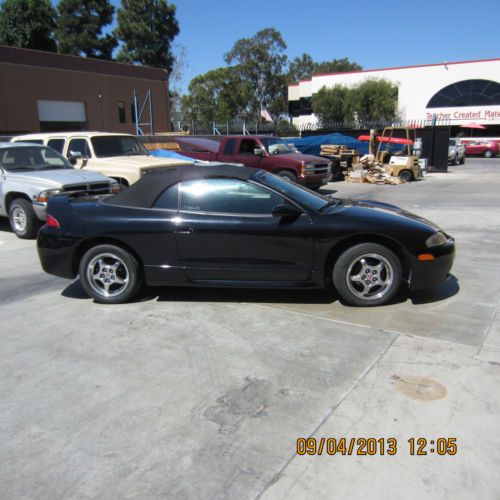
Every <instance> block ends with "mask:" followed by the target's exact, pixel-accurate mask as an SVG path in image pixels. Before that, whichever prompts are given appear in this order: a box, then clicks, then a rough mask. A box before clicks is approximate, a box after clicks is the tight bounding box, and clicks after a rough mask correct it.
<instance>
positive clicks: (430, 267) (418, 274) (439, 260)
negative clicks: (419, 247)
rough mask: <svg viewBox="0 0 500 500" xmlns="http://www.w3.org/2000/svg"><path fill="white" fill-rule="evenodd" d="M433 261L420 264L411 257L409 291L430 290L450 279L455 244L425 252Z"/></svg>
mask: <svg viewBox="0 0 500 500" xmlns="http://www.w3.org/2000/svg"><path fill="white" fill-rule="evenodd" d="M426 253H431V254H432V255H433V256H434V260H431V261H425V262H421V261H419V260H418V258H417V257H415V256H413V257H412V271H411V277H410V289H411V290H418V289H421V288H431V287H434V286H438V285H441V284H442V283H444V282H446V281H447V280H448V278H449V277H450V271H451V268H452V266H453V260H454V259H455V242H454V241H453V240H452V241H450V242H449V243H448V244H446V245H443V246H441V247H436V248H433V249H431V250H427V251H426Z"/></svg>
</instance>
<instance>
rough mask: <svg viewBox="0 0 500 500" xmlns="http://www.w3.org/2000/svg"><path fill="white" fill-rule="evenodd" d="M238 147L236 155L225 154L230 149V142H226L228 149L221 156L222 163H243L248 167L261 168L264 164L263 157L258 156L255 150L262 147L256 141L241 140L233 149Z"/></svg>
mask: <svg viewBox="0 0 500 500" xmlns="http://www.w3.org/2000/svg"><path fill="white" fill-rule="evenodd" d="M234 146H236V154H235V155H233V154H227V153H226V154H224V153H225V152H226V150H227V149H228V147H229V141H228V142H226V147H225V148H224V151H223V152H222V154H221V155H219V159H220V161H231V162H234V161H236V162H241V163H243V164H244V165H246V166H247V167H253V168H260V164H261V162H262V158H263V156H262V155H256V154H255V150H256V149H257V148H260V147H261V145H260V144H259V142H258V141H256V140H255V139H246V138H242V139H239V140H238V141H237V142H236V144H235V145H233V147H234Z"/></svg>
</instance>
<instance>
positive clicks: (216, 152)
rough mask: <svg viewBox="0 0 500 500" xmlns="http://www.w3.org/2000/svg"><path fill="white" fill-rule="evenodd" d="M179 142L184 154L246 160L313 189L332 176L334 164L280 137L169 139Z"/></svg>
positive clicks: (240, 161)
mask: <svg viewBox="0 0 500 500" xmlns="http://www.w3.org/2000/svg"><path fill="white" fill-rule="evenodd" d="M170 140H172V141H175V142H176V143H177V144H178V145H179V152H180V153H182V154H183V155H184V156H189V157H190V158H196V159H198V160H207V161H220V162H224V163H242V164H243V165H245V166H246V167H254V168H261V169H263V170H267V171H268V172H272V173H273V174H277V175H279V176H281V177H286V178H288V179H290V180H291V181H293V182H297V183H299V184H303V185H305V186H307V187H309V188H311V189H318V188H320V187H321V186H323V185H325V184H327V183H328V181H329V180H330V179H331V176H332V174H331V163H330V162H329V161H328V160H326V159H325V158H321V157H319V156H310V155H303V154H301V153H298V152H296V150H295V149H294V148H293V146H290V145H288V144H287V143H286V142H284V141H283V140H282V139H280V138H279V137H272V136H265V135H228V136H224V137H222V139H221V140H220V142H219V141H218V140H214V139H206V138H203V137H176V138H172V139H170V138H169V141H170Z"/></svg>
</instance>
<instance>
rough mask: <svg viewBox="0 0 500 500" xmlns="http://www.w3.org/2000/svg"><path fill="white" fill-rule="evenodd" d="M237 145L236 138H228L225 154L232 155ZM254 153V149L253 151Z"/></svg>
mask: <svg viewBox="0 0 500 500" xmlns="http://www.w3.org/2000/svg"><path fill="white" fill-rule="evenodd" d="M235 146H236V139H228V140H227V141H226V144H225V145H224V154H225V155H232V154H234V147H235ZM252 153H253V151H252Z"/></svg>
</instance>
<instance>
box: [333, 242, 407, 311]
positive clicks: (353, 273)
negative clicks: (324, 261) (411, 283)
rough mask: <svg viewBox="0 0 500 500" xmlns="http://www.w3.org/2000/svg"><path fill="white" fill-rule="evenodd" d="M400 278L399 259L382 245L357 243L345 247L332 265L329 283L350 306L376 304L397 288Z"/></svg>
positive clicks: (392, 294)
mask: <svg viewBox="0 0 500 500" xmlns="http://www.w3.org/2000/svg"><path fill="white" fill-rule="evenodd" d="M401 280H402V267H401V262H400V260H399V258H398V257H397V256H396V255H395V254H394V252H392V251H391V250H389V249H388V248H387V247H385V246H383V245H379V244H377V243H361V244H358V245H355V246H353V247H351V248H348V249H347V250H345V251H344V252H343V253H342V255H340V257H339V258H338V259H337V262H336V263H335V265H334V267H333V284H334V286H335V289H336V290H337V293H338V294H339V296H340V298H342V299H343V300H344V301H345V302H346V303H347V304H349V305H352V306H361V307H366V306H379V305H382V304H385V303H387V302H388V301H389V300H391V298H392V297H394V294H395V293H396V292H397V291H398V289H399V287H400V285H401Z"/></svg>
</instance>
